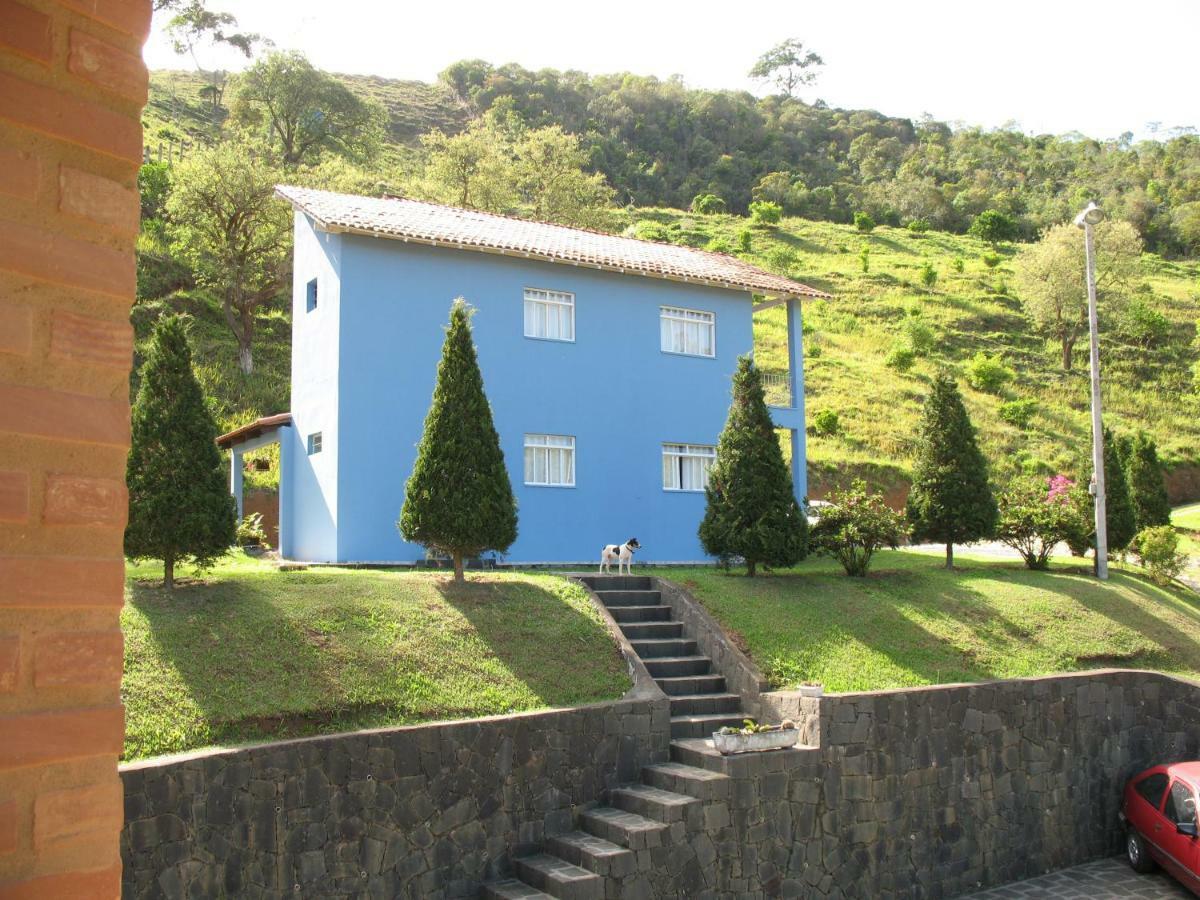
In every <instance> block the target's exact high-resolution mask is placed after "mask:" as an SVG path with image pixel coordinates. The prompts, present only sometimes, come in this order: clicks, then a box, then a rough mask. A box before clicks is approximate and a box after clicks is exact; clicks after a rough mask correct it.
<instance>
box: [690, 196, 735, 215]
mask: <svg viewBox="0 0 1200 900" xmlns="http://www.w3.org/2000/svg"><path fill="white" fill-rule="evenodd" d="M726 209H728V207H727V206H726V205H725V201H724V200H722V199H721V198H720V197H718V196H717V195H716V194H697V195H696V196H695V197H693V198H692V212H694V213H700V214H701V215H705V216H710V215H716V214H718V213H723V212H725V211H726Z"/></svg>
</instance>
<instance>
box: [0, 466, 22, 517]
mask: <svg viewBox="0 0 1200 900" xmlns="http://www.w3.org/2000/svg"><path fill="white" fill-rule="evenodd" d="M28 518H29V474H28V473H27V472H0V521H2V522H24V521H25V520H26V519H28Z"/></svg>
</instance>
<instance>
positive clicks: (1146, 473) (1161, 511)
mask: <svg viewBox="0 0 1200 900" xmlns="http://www.w3.org/2000/svg"><path fill="white" fill-rule="evenodd" d="M1119 449H1120V448H1118V450H1119ZM1120 455H1121V456H1122V462H1123V468H1124V470H1125V481H1126V483H1127V485H1128V489H1129V500H1130V502H1131V503H1132V504H1133V518H1134V526H1135V528H1136V530H1137V531H1142V530H1144V529H1146V528H1153V527H1154V526H1156V525H1170V524H1171V502H1170V500H1169V499H1168V498H1167V485H1166V482H1165V481H1164V480H1163V469H1162V463H1160V462H1159V460H1158V445H1157V444H1156V443H1155V441H1154V438H1152V437H1150V436H1149V435H1148V434H1145V433H1144V432H1142V433H1139V434H1138V435H1137V437H1135V438H1133V440H1132V441H1130V442H1129V449H1128V452H1126V453H1123V454H1120Z"/></svg>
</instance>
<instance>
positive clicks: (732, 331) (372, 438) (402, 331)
mask: <svg viewBox="0 0 1200 900" xmlns="http://www.w3.org/2000/svg"><path fill="white" fill-rule="evenodd" d="M300 218H301V219H303V217H302V216H301V217H300ZM304 230H307V226H305V229H304ZM298 254H299V251H298ZM298 259H301V258H300V256H299V255H298ZM304 264H305V263H304V261H303V260H301V261H300V262H298V264H297V276H296V277H297V285H298V286H299V285H301V284H302V283H303V281H304V280H305V270H304ZM341 273H342V284H341V295H342V299H343V301H344V302H343V303H342V304H341V332H340V337H341V347H340V351H339V361H340V381H339V387H340V390H341V399H340V408H339V409H338V424H337V429H338V433H337V435H336V436H335V437H334V439H333V441H332V443H333V444H334V445H336V448H337V450H336V452H337V463H338V465H339V466H340V472H341V479H340V486H339V492H338V494H337V497H336V501H337V505H336V507H334V509H335V512H334V518H335V520H336V522H337V532H338V548H337V558H338V560H340V561H406V560H418V559H422V558H423V557H424V550H423V548H421V547H419V546H416V545H413V544H406V543H405V542H403V541H402V540H401V539H400V537H399V534H398V533H397V531H396V525H395V523H396V520H397V518H398V516H399V512H400V508H401V505H402V504H403V499H404V482H405V480H406V479H407V478H408V476H409V474H410V473H411V471H412V466H413V461H414V459H415V456H416V445H417V442H418V441H419V439H420V437H421V432H422V427H423V424H424V419H425V415H426V413H427V411H428V407H429V402H430V398H431V396H432V392H433V385H434V380H435V375H436V371H437V364H438V360H439V359H440V355H441V345H442V341H443V339H444V329H445V325H446V322H447V321H448V315H449V309H450V304H451V302H452V300H453V299H454V298H455V297H456V296H463V297H465V298H466V299H467V300H468V301H469V302H470V303H471V304H472V305H473V306H475V307H476V309H477V312H476V313H475V316H474V318H473V327H474V333H475V343H476V346H477V348H478V353H479V361H480V365H481V367H482V371H483V376H484V382H485V387H486V390H487V393H488V397H489V399H490V401H491V404H492V410H493V415H494V419H495V423H496V428H497V430H498V432H499V434H500V440H501V446H502V448H503V450H504V454H505V457H506V460H507V462H508V467H509V473H510V477H511V481H512V484H513V489H514V491H515V493H516V497H517V502H518V506H519V511H520V536H519V537H518V539H517V541H516V543H515V544H514V545H513V546H512V548H511V550H510V552H509V555H508V558H509V559H510V560H511V561H514V562H541V561H590V560H592V559H593V558H595V557H597V556H598V553H599V548H600V547H601V546H603V545H604V544H606V543H612V542H617V541H623V540H625V539H627V538H629V537H633V536H636V537H638V538H639V539H640V541H641V543H642V544H643V546H644V548H645V549H644V550H643V551H642V553H640V554H639V555H638V559H639V560H640V561H695V560H702V559H704V558H705V556H704V553H703V551H702V550H701V548H700V544H699V540H698V538H697V536H696V529H697V526H698V524H699V522H700V519H701V517H702V515H703V510H704V494H703V493H702V492H697V493H678V492H667V491H664V490H663V488H662V444H663V443H664V442H679V443H685V442H686V443H698V444H715V443H716V441H717V437H718V435H719V433H720V431H721V428H722V427H723V425H724V423H725V418H726V416H727V413H728V408H729V397H730V383H731V382H730V379H731V377H732V375H733V372H734V369H735V368H736V360H737V356H738V355H739V354H742V353H746V352H748V351H750V350H751V349H752V346H753V336H752V327H751V305H752V301H751V298H750V296H749V295H747V294H745V293H741V292H737V291H732V290H720V289H714V288H706V287H698V286H690V285H684V284H679V283H675V282H668V281H663V280H659V279H649V278H641V277H633V276H623V275H619V274H615V273H608V272H600V271H596V270H593V269H588V268H584V267H575V266H567V265H558V264H549V263H542V262H536V261H530V260H522V259H514V258H511V257H507V256H500V255H496V254H487V253H479V252H469V251H458V250H451V249H441V248H431V247H426V246H421V245H415V244H407V243H403V242H400V241H393V240H379V239H374V238H367V237H361V236H353V235H343V236H342V256H341ZM525 287H536V288H547V289H551V290H561V291H570V292H573V293H574V294H575V332H576V340H575V342H574V343H563V342H557V341H542V340H531V339H529V338H526V337H524V288H525ZM662 305H670V306H681V307H687V308H693V309H700V310H711V311H713V312H715V313H716V352H717V355H716V356H715V358H700V357H688V356H680V355H674V354H667V353H663V352H662V351H661V350H660V343H659V307H660V306H662ZM297 315H298V316H303V313H297ZM297 333H298V334H302V333H303V332H302V330H301V329H298V331H297ZM297 346H298V352H297V355H301V352H302V351H300V347H301V345H299V344H298V345H297ZM300 365H304V364H303V363H301V364H300ZM309 371H311V370H308V369H304V368H300V369H297V370H296V372H297V374H298V375H300V374H305V373H307V372H309ZM300 387H301V386H300V385H299V384H297V385H296V387H294V388H293V397H296V396H297V395H298V394H300V392H301V391H300V390H298V388H300ZM293 403H295V401H293ZM293 415H294V416H295V415H296V407H295V406H294V407H293ZM302 415H303V413H302ZM297 421H298V422H301V421H303V420H302V419H297ZM305 430H306V428H305V426H304V425H303V424H300V425H299V427H298V428H297V432H298V433H299V434H302V433H303V432H304V431H305ZM527 432H528V433H548V434H565V435H574V436H575V439H576V457H575V465H576V486H575V487H573V488H561V487H532V486H525V485H524V484H523V480H524V435H525V434H526V433H527ZM327 434H328V431H327ZM326 496H327V497H328V496H330V494H329V493H328V492H326ZM301 505H302V504H301ZM296 549H297V551H299V550H300V549H301V547H300V546H299V545H298V546H297V548H296ZM300 555H303V554H300Z"/></svg>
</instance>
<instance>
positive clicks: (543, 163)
mask: <svg viewBox="0 0 1200 900" xmlns="http://www.w3.org/2000/svg"><path fill="white" fill-rule="evenodd" d="M513 155H514V156H515V162H514V175H515V181H516V185H515V186H516V191H517V194H518V196H519V197H520V198H521V200H522V201H524V202H525V203H526V204H528V206H529V208H530V212H531V213H532V215H533V218H535V219H541V220H545V221H550V222H561V223H562V224H564V225H575V226H594V225H597V224H599V223H600V219H599V217H598V216H597V213H598V212H599V211H600V210H601V209H603V208H604V207H606V206H611V205H612V200H613V190H612V188H611V187H609V186H608V183H607V182H606V181H605V180H604V176H603V175H601V174H600V173H599V172H587V171H586V170H585V166H586V164H587V154H586V153H585V152H584V151H583V149H582V148H581V147H580V145H579V138H578V137H577V136H575V135H573V134H567V133H566V132H565V131H563V130H562V129H561V128H559V127H558V126H557V125H553V126H549V127H546V128H535V129H532V130H527V131H524V133H522V134H521V135H520V137H519V138H518V139H517V141H516V143H515V145H514V147H513Z"/></svg>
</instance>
